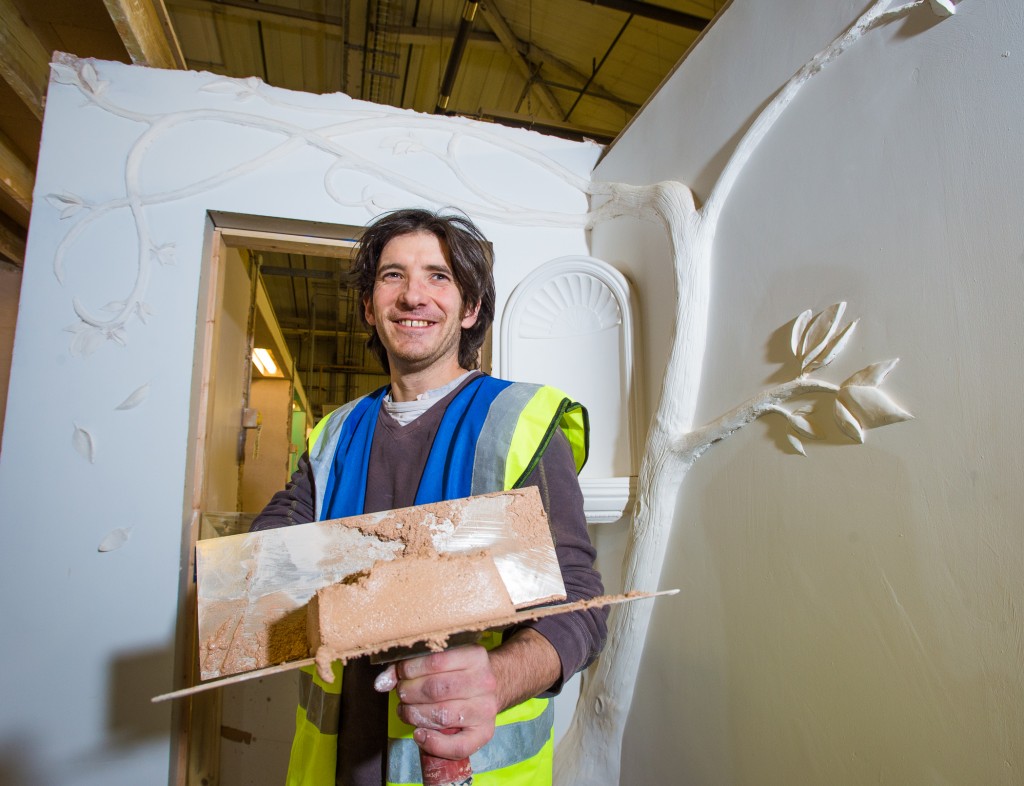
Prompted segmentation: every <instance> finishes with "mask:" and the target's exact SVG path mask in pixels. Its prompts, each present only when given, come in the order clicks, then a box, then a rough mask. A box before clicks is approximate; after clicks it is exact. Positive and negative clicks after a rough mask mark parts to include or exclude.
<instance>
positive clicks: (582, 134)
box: [456, 109, 617, 145]
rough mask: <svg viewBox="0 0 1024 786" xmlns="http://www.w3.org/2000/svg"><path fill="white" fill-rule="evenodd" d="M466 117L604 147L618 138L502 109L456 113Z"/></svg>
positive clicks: (601, 131) (605, 133) (597, 131)
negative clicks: (592, 142) (596, 143)
mask: <svg viewBox="0 0 1024 786" xmlns="http://www.w3.org/2000/svg"><path fill="white" fill-rule="evenodd" d="M456 114H459V115H463V116H465V117H471V118H474V119H476V120H491V121H494V122H496V123H501V125H504V126H511V127H513V128H526V129H529V130H530V131H539V132H541V133H542V134H548V135H550V136H558V137H562V138H563V139H575V140H577V141H578V140H581V139H591V140H593V141H595V142H598V143H600V144H602V145H606V144H608V143H609V142H611V141H612V140H613V139H615V137H616V136H617V133H616V132H615V131H605V130H601V129H598V128H586V127H584V126H580V125H576V124H575V123H561V122H559V121H557V120H550V121H544V120H541V121H538V120H537V118H536V117H533V116H531V115H521V114H518V113H516V112H506V111H504V110H502V109H482V110H480V111H479V112H456Z"/></svg>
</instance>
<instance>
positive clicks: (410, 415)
mask: <svg viewBox="0 0 1024 786" xmlns="http://www.w3.org/2000/svg"><path fill="white" fill-rule="evenodd" d="M472 373H473V372H472V371H467V372H466V373H465V374H462V375H461V376H459V377H457V378H455V379H453V380H452V381H451V382H449V383H448V384H447V385H445V386H443V387H440V388H434V389H433V390H428V391H427V392H426V393H420V394H419V395H418V396H416V398H415V399H414V400H413V401H392V400H391V391H390V390H389V391H388V393H387V395H386V396H384V402H383V404H384V411H385V412H387V413H388V414H389V415H390V416H391V417H393V418H394V419H395V420H397V421H398V425H400V426H407V425H409V424H410V423H412V422H413V421H414V420H416V418H418V417H419V416H420V415H422V414H423V413H424V412H426V411H427V410H428V409H430V408H431V407H432V406H434V404H436V403H437V402H438V401H440V400H441V399H443V398H444V397H445V396H447V395H448V394H449V393H451V392H452V391H453V390H455V388H457V387H458V386H459V385H461V384H462V381H463V380H464V379H465V378H466V377H468V376H469V375H470V374H472Z"/></svg>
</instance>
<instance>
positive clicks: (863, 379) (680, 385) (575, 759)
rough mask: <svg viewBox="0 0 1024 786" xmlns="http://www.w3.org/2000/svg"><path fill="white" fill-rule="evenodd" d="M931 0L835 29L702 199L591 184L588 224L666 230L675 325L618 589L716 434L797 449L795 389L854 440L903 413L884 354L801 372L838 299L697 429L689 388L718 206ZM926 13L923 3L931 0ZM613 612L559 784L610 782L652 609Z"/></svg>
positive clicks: (803, 422) (831, 321) (654, 577)
mask: <svg viewBox="0 0 1024 786" xmlns="http://www.w3.org/2000/svg"><path fill="white" fill-rule="evenodd" d="M928 2H931V3H933V4H934V3H935V2H939V4H940V6H941V8H940V9H937V10H936V12H937V13H939V12H941V13H942V14H948V12H951V11H952V10H954V9H953V7H952V6H951V5H949V3H948V2H944V1H942V0H915V1H914V2H910V3H905V4H895V3H893V2H891V0H876V2H873V3H872V4H871V5H870V7H869V8H868V9H867V10H866V11H865V12H864V13H863V14H862V15H861V16H860V17H859V18H858V19H857V20H856V21H855V22H854V23H853V24H852V25H851V26H850V27H849V28H848V29H847V30H846V31H845V32H844V33H842V34H841V35H840V36H838V37H837V38H836V39H835V40H834V41H832V42H831V43H830V44H829V45H828V46H826V47H825V48H824V49H823V50H822V51H821V52H819V53H818V54H817V55H815V56H814V57H813V58H811V60H810V61H809V62H808V63H806V64H805V65H804V66H803V67H802V68H801V69H800V70H799V71H797V73H796V74H794V76H793V77H791V78H790V79H789V81H788V82H786V84H785V85H783V86H782V88H781V89H780V90H779V92H778V93H776V95H775V96H774V97H773V98H772V99H771V100H770V101H769V102H768V104H767V105H766V106H765V107H764V109H763V110H762V111H761V112H760V114H759V115H758V116H757V117H756V118H755V120H754V121H753V123H752V124H751V125H750V127H749V128H748V129H747V131H746V132H745V133H744V135H743V136H742V138H741V139H740V141H739V143H738V144H737V146H736V148H735V149H734V150H733V152H732V154H731V155H730V157H729V160H728V161H727V163H726V165H725V167H724V168H723V170H722V172H721V175H720V176H719V178H718V181H717V182H716V183H715V185H714V186H713V187H712V190H711V193H710V194H709V195H708V198H707V200H706V201H705V202H704V204H703V206H701V207H698V206H697V203H696V201H695V199H694V195H693V193H692V192H691V191H690V189H688V188H687V187H686V186H684V185H683V184H682V183H678V182H663V183H657V184H654V185H650V186H629V185H624V184H621V183H605V184H599V183H594V184H592V186H591V194H592V195H594V196H595V197H603V198H604V199H605V200H606V201H604V203H603V204H601V205H600V206H598V207H595V208H594V210H593V213H592V215H593V217H594V219H595V220H597V219H601V218H606V217H607V218H613V217H618V216H633V217H637V218H642V219H648V220H655V221H658V222H660V223H662V224H663V225H664V226H665V227H666V228H667V230H668V234H669V240H670V244H671V250H672V258H673V267H674V273H675V280H674V284H675V289H676V312H675V331H674V338H673V343H672V349H671V352H670V355H669V362H668V367H667V369H666V372H665V377H664V379H663V382H662V390H661V396H660V401H659V403H658V407H657V410H656V412H655V414H654V418H653V420H652V423H651V427H650V429H649V431H648V434H647V443H646V447H645V450H644V456H643V461H642V464H641V467H640V476H639V480H638V484H637V501H636V505H635V506H634V509H633V521H632V531H631V534H630V540H629V543H628V545H627V551H626V555H625V558H624V574H623V584H624V589H625V590H626V591H634V590H650V589H656V588H657V586H658V582H659V580H660V577H661V570H662V567H663V565H664V556H665V553H666V551H667V547H668V539H669V532H670V527H671V522H672V519H673V515H674V511H675V507H676V503H677V501H678V496H679V488H680V484H681V483H682V481H683V479H684V477H685V476H686V473H687V471H688V470H689V468H690V467H691V466H692V465H693V463H694V461H695V460H696V459H697V458H698V457H699V456H700V455H701V454H702V453H703V452H704V451H706V450H707V448H708V447H710V445H711V444H713V443H714V442H715V441H718V440H720V439H723V438H725V437H727V436H729V435H730V434H732V433H734V432H735V431H736V430H737V429H738V428H740V427H741V426H742V425H744V424H745V423H749V422H752V421H753V420H755V419H756V418H758V417H760V416H761V415H763V414H768V413H769V412H777V413H779V414H782V415H783V416H785V417H786V418H787V420H788V421H789V423H790V426H791V428H792V429H793V432H794V435H793V437H792V440H791V442H792V444H793V446H794V449H797V448H798V446H799V449H800V451H801V452H802V449H803V444H802V440H801V437H802V438H806V437H807V436H809V435H810V436H813V435H814V434H815V428H814V426H813V425H812V422H811V420H810V418H809V417H808V413H806V412H803V411H800V410H790V409H787V408H785V407H784V404H785V403H786V402H789V401H791V400H792V399H793V398H795V397H796V396H797V395H801V394H802V392H820V391H823V390H824V391H827V392H829V393H834V394H835V405H834V406H835V410H834V411H835V413H836V416H837V419H838V420H839V422H840V424H841V427H842V428H844V430H845V431H846V432H847V433H848V434H850V435H852V436H853V437H854V439H857V440H862V439H863V433H864V429H865V428H869V427H872V426H877V425H884V424H885V423H887V422H895V421H897V420H901V419H905V418H906V417H909V414H908V413H906V412H904V411H903V410H902V409H900V408H899V407H898V405H896V404H895V403H894V402H892V401H891V399H889V398H888V396H886V395H885V394H884V393H882V392H881V391H880V390H879V388H878V385H879V384H880V383H881V381H882V380H883V379H884V377H885V375H886V374H887V373H888V372H889V371H890V370H891V368H892V366H893V365H894V364H895V361H888V362H885V363H879V364H875V365H873V366H868V367H867V368H865V369H863V370H862V371H860V372H858V373H857V374H854V375H853V376H852V377H850V378H849V379H847V380H846V381H845V382H844V383H843V384H842V385H839V386H835V385H832V384H830V383H827V382H825V381H823V380H818V379H815V378H812V377H810V372H812V371H814V370H816V369H818V368H823V367H824V366H826V365H827V363H828V362H831V361H832V360H833V359H834V358H835V357H836V356H837V355H838V354H839V352H840V351H841V350H842V348H843V346H844V345H845V342H846V340H847V339H848V338H849V334H850V331H851V330H852V329H853V327H852V325H851V326H847V327H841V326H840V320H841V317H842V311H843V310H844V307H843V306H842V305H841V304H837V305H836V306H833V307H832V308H830V309H826V310H825V311H823V312H821V313H820V314H818V315H817V316H815V315H813V314H808V313H806V312H805V313H804V314H802V315H800V317H798V318H797V320H796V322H795V323H794V331H793V332H794V336H795V338H794V341H793V349H794V353H795V354H796V355H797V357H799V358H800V360H801V366H802V370H801V373H800V374H799V375H798V376H797V378H796V379H794V380H792V381H790V382H788V383H786V384H784V385H782V386H780V388H778V389H775V390H770V391H766V392H765V393H764V394H762V395H761V396H760V397H758V398H756V399H754V400H752V401H750V402H748V403H747V404H745V405H743V406H741V407H739V408H737V409H736V410H733V411H732V412H731V413H727V414H726V415H724V416H723V417H722V418H719V419H718V420H717V421H715V422H714V423H712V424H709V425H708V426H705V427H703V428H699V429H696V430H695V429H694V428H693V416H694V413H695V412H696V405H697V393H698V391H699V388H700V377H701V370H702V367H703V359H704V352H705V347H706V339H707V321H708V308H709V299H710V273H711V252H712V246H713V243H714V238H715V233H716V231H717V224H718V220H719V217H720V215H721V211H722V207H723V205H724V203H725V201H726V199H727V198H728V195H729V193H730V191H731V190H732V187H733V185H734V184H735V183H736V180H737V177H738V176H739V173H740V171H741V170H742V168H743V167H744V166H745V164H746V163H747V161H749V160H750V157H751V156H752V155H753V153H754V151H755V150H756V149H757V147H758V145H759V144H760V143H761V141H762V140H763V139H764V138H765V136H766V135H767V134H768V132H769V131H770V130H771V128H772V126H773V125H774V123H775V121H776V120H778V118H779V117H780V116H781V115H782V113H783V112H784V111H785V109H786V107H788V106H789V104H790V103H791V102H792V101H793V99H794V98H795V97H796V95H797V94H798V93H799V91H800V89H801V88H802V87H803V86H804V85H805V84H807V82H808V81H809V80H810V79H812V78H813V77H815V76H816V75H818V74H819V73H820V72H821V71H822V69H823V68H825V67H826V66H828V65H829V64H830V63H832V62H833V61H835V60H836V59H837V58H838V57H839V56H840V55H841V54H843V53H844V52H847V51H849V50H850V48H851V47H853V46H854V45H855V44H856V43H857V42H858V41H860V40H861V39H862V38H863V37H864V36H865V35H866V34H868V33H869V32H870V31H871V30H873V29H876V28H878V27H879V26H881V25H884V24H887V23H889V22H891V21H894V20H897V19H900V18H902V17H904V16H906V15H907V14H909V13H912V12H914V11H917V10H918V9H921V8H923V7H924V6H925V5H926V4H927V3H928ZM932 7H933V8H934V5H933V6H932ZM632 605H633V608H626V607H620V608H617V609H614V610H613V611H612V613H611V617H610V619H609V628H608V645H607V647H606V649H605V651H604V653H603V654H602V655H601V657H600V658H599V659H598V661H597V663H595V664H594V666H592V667H591V669H590V671H589V672H588V673H587V675H586V678H585V679H584V682H583V687H582V690H581V693H580V699H579V704H578V705H577V709H576V713H575V714H574V716H573V719H572V723H571V725H570V728H569V730H568V732H567V733H566V735H565V737H564V738H563V740H562V742H561V744H560V746H559V748H558V750H557V751H556V752H555V782H556V783H557V784H558V786H604V784H609V783H618V782H619V766H620V756H621V748H622V738H623V733H624V731H625V726H626V720H627V718H628V715H629V710H630V705H631V704H632V699H633V690H634V686H635V684H636V678H637V673H638V671H639V666H640V657H641V654H642V652H643V646H644V642H645V640H646V637H647V630H648V626H649V623H650V616H651V607H650V605H649V604H648V605H646V606H644V607H640V604H632Z"/></svg>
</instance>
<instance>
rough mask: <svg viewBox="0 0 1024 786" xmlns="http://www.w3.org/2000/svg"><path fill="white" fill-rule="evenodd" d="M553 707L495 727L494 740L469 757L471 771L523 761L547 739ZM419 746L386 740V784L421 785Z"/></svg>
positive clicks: (405, 741) (549, 735)
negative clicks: (516, 721) (530, 718)
mask: <svg viewBox="0 0 1024 786" xmlns="http://www.w3.org/2000/svg"><path fill="white" fill-rule="evenodd" d="M554 720H555V708H554V705H553V704H552V703H551V702H550V701H549V702H548V703H547V706H546V707H545V708H544V711H543V712H542V713H541V714H540V715H538V716H537V717H536V718H533V719H532V720H527V721H520V722H519V723H509V724H506V725H504V726H498V727H497V728H496V729H495V730H494V737H493V738H492V739H491V741H490V742H489V743H487V744H486V745H484V747H483V748H481V749H480V750H478V751H477V752H476V753H474V754H473V755H472V756H470V757H469V763H470V764H472V765H473V772H474V773H480V772H490V771H491V770H500V769H502V768H503V767H510V766H512V765H513V764H518V763H519V762H521V761H526V760H527V759H530V758H532V757H534V756H536V755H537V754H538V753H540V751H541V748H543V747H544V745H545V744H546V743H547V741H548V739H549V738H550V737H551V727H552V725H553V724H554ZM422 782H423V775H422V773H421V772H420V749H419V746H418V745H417V744H416V743H415V742H413V741H412V740H411V739H410V738H408V737H403V738H402V739H398V740H388V783H422Z"/></svg>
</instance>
